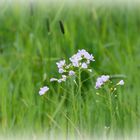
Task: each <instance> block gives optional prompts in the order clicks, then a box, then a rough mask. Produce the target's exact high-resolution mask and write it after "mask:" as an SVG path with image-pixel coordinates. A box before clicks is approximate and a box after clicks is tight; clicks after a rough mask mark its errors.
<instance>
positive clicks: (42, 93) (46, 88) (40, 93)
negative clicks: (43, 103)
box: [39, 86, 49, 95]
mask: <svg viewBox="0 0 140 140" xmlns="http://www.w3.org/2000/svg"><path fill="white" fill-rule="evenodd" d="M48 90H49V88H48V87H47V86H44V87H42V88H40V91H39V95H44V94H45V93H46V92H47V91H48Z"/></svg>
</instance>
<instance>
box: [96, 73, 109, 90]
mask: <svg viewBox="0 0 140 140" xmlns="http://www.w3.org/2000/svg"><path fill="white" fill-rule="evenodd" d="M109 78H110V77H109V75H102V76H101V77H98V78H97V81H96V85H95V88H96V89H99V88H101V87H102V85H104V83H106V82H107V81H108V80H109Z"/></svg>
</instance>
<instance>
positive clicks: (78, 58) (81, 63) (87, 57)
mask: <svg viewBox="0 0 140 140" xmlns="http://www.w3.org/2000/svg"><path fill="white" fill-rule="evenodd" d="M70 61H71V62H72V65H73V66H74V67H82V68H87V67H88V64H90V61H95V60H94V57H93V55H92V54H89V53H88V52H87V51H86V50H84V49H82V50H78V52H77V53H76V54H74V55H73V56H72V57H71V58H70Z"/></svg>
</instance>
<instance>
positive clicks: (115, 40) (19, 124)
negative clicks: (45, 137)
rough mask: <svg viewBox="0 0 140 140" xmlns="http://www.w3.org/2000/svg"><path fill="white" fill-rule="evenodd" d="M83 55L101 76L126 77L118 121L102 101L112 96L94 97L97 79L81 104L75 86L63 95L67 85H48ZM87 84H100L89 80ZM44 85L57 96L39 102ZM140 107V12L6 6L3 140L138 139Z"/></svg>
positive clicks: (0, 18)
mask: <svg viewBox="0 0 140 140" xmlns="http://www.w3.org/2000/svg"><path fill="white" fill-rule="evenodd" d="M60 21H61V22H62V23H63V24H64V29H65V33H64V34H63V33H62V32H61V29H60V26H59V22H60ZM78 49H86V50H87V51H88V52H90V53H92V54H93V55H94V57H95V60H96V61H95V62H93V63H92V68H93V69H94V70H96V71H97V72H98V73H99V74H109V75H123V77H125V78H123V79H124V81H125V85H124V87H120V88H119V89H118V91H117V93H118V99H117V108H115V111H114V112H116V113H115V114H114V116H113V119H112V120H110V118H109V115H108V106H107V104H105V101H104V99H103V98H102V97H100V96H99V95H97V94H96V92H101V95H103V96H104V94H106V93H102V91H96V90H95V89H94V86H95V78H92V79H91V80H89V81H87V82H86V83H83V85H82V91H81V92H82V98H77V96H76V93H75V90H74V87H73V86H72V85H71V84H67V85H66V86H65V87H66V88H65V90H63V89H62V87H64V84H62V85H59V84H50V82H49V78H51V77H54V76H55V77H57V76H59V75H58V72H57V67H56V62H57V61H59V60H61V59H66V60H68V58H69V57H70V56H71V55H73V54H74V53H76V52H77V50H78ZM83 76H84V77H87V78H88V77H89V76H91V77H93V75H89V74H87V73H84V74H83ZM116 80H119V79H116ZM43 85H48V86H50V91H49V92H48V93H47V94H46V95H45V96H43V97H40V96H39V94H38V91H39V88H40V87H41V86H43ZM65 96H67V97H68V99H69V104H68V105H67V106H66V103H65ZM139 101H140V10H139V8H137V7H134V8H130V7H127V6H121V7H113V6H112V7H111V6H109V7H104V6H98V7H96V6H93V5H90V6H88V7H86V6H77V7H76V6H75V7H66V6H65V5H59V6H56V7H55V6H54V7H53V6H50V5H44V6H43V5H42V6H37V5H25V6H19V5H14V6H6V5H5V6H3V7H2V8H1V9H0V128H1V132H7V131H13V130H21V131H22V130H23V131H26V130H32V131H35V132H44V131H45V132H46V133H49V132H50V131H58V132H64V133H65V132H66V131H67V130H68V131H70V133H77V134H78V135H80V134H79V133H80V131H84V132H86V133H89V134H93V133H94V132H100V131H101V130H103V131H104V130H105V131H106V132H107V133H108V132H109V131H113V132H114V133H117V132H120V131H121V132H122V133H123V132H124V133H125V132H132V131H133V130H134V131H135V129H136V130H137V131H138V127H139V125H140V103H139ZM114 102H116V101H114ZM79 104H80V105H81V106H82V108H81V110H79ZM106 129H107V130H106ZM99 134H100V133H99Z"/></svg>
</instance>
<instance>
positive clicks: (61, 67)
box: [56, 60, 66, 73]
mask: <svg viewBox="0 0 140 140" xmlns="http://www.w3.org/2000/svg"><path fill="white" fill-rule="evenodd" d="M56 64H57V67H58V72H59V73H64V72H65V70H64V67H65V65H66V61H65V60H60V61H59V62H57V63H56Z"/></svg>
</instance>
